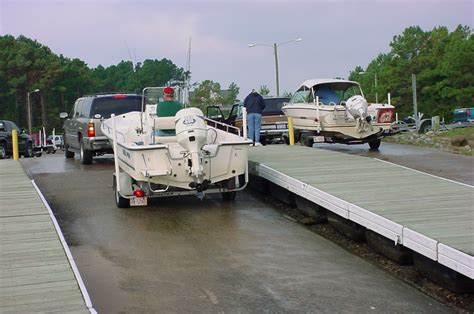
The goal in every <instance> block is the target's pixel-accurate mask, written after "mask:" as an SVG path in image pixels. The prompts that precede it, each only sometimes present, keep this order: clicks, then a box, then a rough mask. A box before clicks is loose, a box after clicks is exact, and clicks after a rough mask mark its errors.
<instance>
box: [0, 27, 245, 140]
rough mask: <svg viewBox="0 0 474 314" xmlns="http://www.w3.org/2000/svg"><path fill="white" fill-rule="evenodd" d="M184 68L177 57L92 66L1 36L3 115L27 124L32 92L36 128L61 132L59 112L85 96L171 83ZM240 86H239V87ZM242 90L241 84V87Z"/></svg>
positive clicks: (29, 42) (33, 43)
mask: <svg viewBox="0 0 474 314" xmlns="http://www.w3.org/2000/svg"><path fill="white" fill-rule="evenodd" d="M183 78H184V71H183V69H182V68H178V67H177V66H176V65H175V64H173V62H172V61H171V60H168V59H161V60H145V61H144V62H143V63H138V64H137V65H136V66H135V67H134V65H133V63H132V62H130V61H121V62H120V63H119V64H117V65H111V66H109V67H106V68H105V67H103V66H101V65H99V66H98V67H97V68H95V69H91V68H89V67H88V66H87V64H86V63H85V62H84V61H82V60H79V59H69V58H66V57H64V56H62V55H59V56H58V55H56V54H54V53H53V52H52V51H51V50H50V49H49V48H48V47H46V46H43V45H41V44H40V43H38V42H37V41H34V40H31V39H29V38H26V37H24V36H19V37H17V38H15V37H13V36H11V35H6V36H0V117H1V118H3V119H8V120H13V121H15V122H16V123H17V124H18V125H20V126H21V127H27V93H28V92H31V91H33V90H35V89H39V90H40V91H39V92H37V93H32V94H30V100H31V107H32V122H33V125H32V128H33V129H35V130H36V129H39V128H41V127H43V126H45V127H46V128H47V130H48V132H50V130H51V129H52V128H56V132H57V133H60V132H61V128H62V121H60V119H59V112H62V111H66V112H69V111H70V110H71V109H72V106H73V104H74V101H75V100H76V99H77V98H78V97H81V96H83V95H86V94H91V93H104V92H138V93H140V92H141V90H142V89H143V88H144V87H146V86H165V85H166V84H167V82H168V81H170V80H183ZM234 89H235V87H234ZM237 94H238V88H237Z"/></svg>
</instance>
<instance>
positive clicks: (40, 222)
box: [0, 160, 96, 313]
mask: <svg viewBox="0 0 474 314" xmlns="http://www.w3.org/2000/svg"><path fill="white" fill-rule="evenodd" d="M37 312H42V313H43V312H58V313H96V311H95V310H94V308H93V307H92V304H91V301H90V298H89V296H88V294H87V291H86V289H85V287H84V284H83V282H82V279H81V276H80V274H79V272H78V271H77V267H76V265H75V263H74V260H73V258H72V255H71V253H70V251H69V248H68V246H67V244H66V242H65V240H64V237H63V235H62V233H61V230H60V229H59V226H58V224H57V222H56V219H55V218H54V215H53V213H52V212H51V208H49V205H48V203H47V202H46V200H45V199H44V197H43V195H42V194H41V192H40V191H39V190H38V188H37V187H36V185H35V183H34V181H31V180H30V179H29V178H28V177H27V175H26V174H25V172H24V170H23V168H22V167H21V165H20V163H19V162H18V161H14V160H0V313H37Z"/></svg>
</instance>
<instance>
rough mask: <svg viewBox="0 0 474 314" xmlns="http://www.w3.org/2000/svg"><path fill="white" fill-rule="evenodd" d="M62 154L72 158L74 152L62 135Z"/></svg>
mask: <svg viewBox="0 0 474 314" xmlns="http://www.w3.org/2000/svg"><path fill="white" fill-rule="evenodd" d="M64 156H65V157H66V158H68V159H69V158H74V152H71V151H70V150H69V145H68V144H67V143H66V137H64Z"/></svg>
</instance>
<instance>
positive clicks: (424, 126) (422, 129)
mask: <svg viewBox="0 0 474 314" xmlns="http://www.w3.org/2000/svg"><path fill="white" fill-rule="evenodd" d="M429 131H431V121H429V120H427V121H424V122H423V123H422V124H421V126H420V131H419V133H420V134H425V133H427V132H429Z"/></svg>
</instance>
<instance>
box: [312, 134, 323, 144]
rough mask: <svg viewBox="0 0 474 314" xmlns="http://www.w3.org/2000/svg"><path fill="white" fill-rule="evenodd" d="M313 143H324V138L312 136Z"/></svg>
mask: <svg viewBox="0 0 474 314" xmlns="http://www.w3.org/2000/svg"><path fill="white" fill-rule="evenodd" d="M313 140H314V142H315V143H324V136H313Z"/></svg>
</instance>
